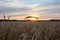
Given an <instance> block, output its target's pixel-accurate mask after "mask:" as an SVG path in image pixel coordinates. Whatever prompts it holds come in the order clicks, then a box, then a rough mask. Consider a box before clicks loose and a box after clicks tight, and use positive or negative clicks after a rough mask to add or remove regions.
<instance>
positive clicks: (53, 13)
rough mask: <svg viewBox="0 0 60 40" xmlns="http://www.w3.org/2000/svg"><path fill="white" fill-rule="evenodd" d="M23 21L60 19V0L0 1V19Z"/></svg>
mask: <svg viewBox="0 0 60 40" xmlns="http://www.w3.org/2000/svg"><path fill="white" fill-rule="evenodd" d="M4 14H5V15H6V19H7V17H8V16H11V18H10V19H17V20H23V19H24V18H25V17H26V16H36V17H39V18H40V20H47V19H60V0H0V19H2V18H3V16H4Z"/></svg>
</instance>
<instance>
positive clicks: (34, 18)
mask: <svg viewBox="0 0 60 40" xmlns="http://www.w3.org/2000/svg"><path fill="white" fill-rule="evenodd" d="M38 19H39V18H38V17H34V16H27V17H26V18H25V20H31V21H35V20H38Z"/></svg>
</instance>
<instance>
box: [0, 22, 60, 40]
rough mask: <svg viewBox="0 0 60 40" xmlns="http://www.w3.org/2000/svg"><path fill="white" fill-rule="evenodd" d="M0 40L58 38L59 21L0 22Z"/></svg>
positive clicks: (59, 34)
mask: <svg viewBox="0 0 60 40" xmlns="http://www.w3.org/2000/svg"><path fill="white" fill-rule="evenodd" d="M0 40H60V22H0Z"/></svg>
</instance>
